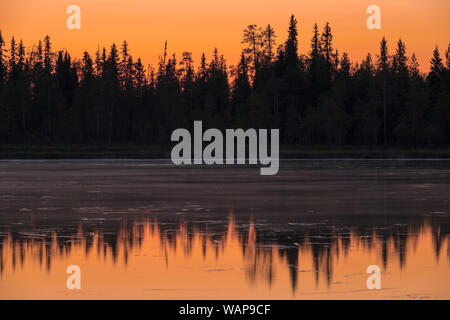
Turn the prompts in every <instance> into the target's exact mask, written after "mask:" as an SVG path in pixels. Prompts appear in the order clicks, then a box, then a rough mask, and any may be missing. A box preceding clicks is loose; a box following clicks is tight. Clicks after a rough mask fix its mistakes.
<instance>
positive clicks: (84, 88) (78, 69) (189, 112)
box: [0, 15, 450, 148]
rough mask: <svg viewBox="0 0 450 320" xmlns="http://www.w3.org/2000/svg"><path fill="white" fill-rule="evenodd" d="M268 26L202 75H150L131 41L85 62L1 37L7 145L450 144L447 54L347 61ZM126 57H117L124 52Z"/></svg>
mask: <svg viewBox="0 0 450 320" xmlns="http://www.w3.org/2000/svg"><path fill="white" fill-rule="evenodd" d="M277 38H278V37H277V34H276V32H275V30H274V29H273V27H272V26H271V25H270V24H268V25H267V26H266V27H264V28H260V27H259V26H257V25H256V24H250V25H248V26H247V27H246V28H245V29H244V31H243V38H242V44H243V50H242V52H241V55H240V59H239V62H238V63H237V65H236V66H231V67H229V66H228V65H227V62H226V60H225V58H224V56H223V55H221V54H220V53H219V50H218V49H215V50H214V51H213V52H212V54H211V56H210V57H209V58H207V56H206V55H205V54H202V56H201V58H200V61H199V62H198V63H197V64H195V61H194V59H193V55H192V53H191V52H190V51H184V52H183V54H182V56H181V58H180V59H177V57H176V56H175V55H173V54H170V53H169V51H168V44H167V42H166V43H165V45H164V51H163V53H162V54H161V56H160V59H159V63H158V65H157V66H156V67H155V68H153V66H151V65H148V67H147V68H145V67H144V64H143V62H142V60H141V59H140V58H137V59H135V58H134V57H133V56H132V55H131V50H130V47H129V45H128V43H127V41H123V42H122V45H121V46H120V50H119V49H118V48H117V47H116V45H115V44H112V45H111V47H110V48H109V49H108V50H107V49H106V48H100V47H99V48H98V49H97V51H96V52H95V55H92V56H91V55H90V54H89V53H88V52H84V53H83V55H82V57H80V59H76V58H73V57H72V56H71V55H70V53H69V52H67V51H66V50H60V51H56V50H55V51H54V49H53V48H52V44H51V40H50V37H49V36H46V37H45V38H44V39H43V40H40V41H39V42H38V43H37V44H36V45H34V46H32V47H31V48H26V47H25V45H24V43H23V41H22V40H20V41H16V39H15V38H14V37H11V39H10V47H9V49H8V50H7V49H6V48H5V42H6V40H5V39H4V38H3V37H2V34H1V32H0V133H1V134H0V145H7V144H10V145H20V144H24V145H46V144H47V145H65V146H69V145H72V144H80V145H83V144H94V145H112V144H145V145H152V144H159V145H162V146H164V145H167V144H169V143H170V132H171V131H172V130H173V129H175V128H179V127H190V126H191V125H192V121H193V120H203V121H204V127H205V128H206V127H217V128H221V129H224V128H233V127H236V128H237V127H242V128H248V127H255V128H280V133H281V143H283V144H302V145H327V146H345V145H351V146H368V147H374V146H387V145H389V146H405V147H414V148H419V147H443V146H448V145H449V143H450V108H449V103H448V102H449V101H450V94H449V88H450V45H449V47H447V48H446V51H445V56H443V58H441V55H440V53H439V50H438V48H437V47H436V48H435V49H434V51H433V54H432V58H431V62H430V65H431V66H430V70H429V72H428V73H426V74H424V73H422V72H421V71H420V66H419V64H418V62H417V59H416V56H415V54H414V53H412V54H411V56H409V55H408V52H407V49H406V44H405V43H404V42H403V41H402V40H401V39H399V40H398V41H397V43H396V48H395V52H394V53H393V54H392V55H390V54H389V51H388V44H387V41H386V39H385V38H384V37H383V38H382V40H381V42H380V48H379V52H378V54H377V55H376V58H375V59H374V58H373V56H372V55H371V54H370V53H369V54H368V55H367V56H366V57H365V58H364V59H363V60H362V61H350V59H349V56H348V54H347V53H346V52H343V53H342V54H339V53H338V50H337V49H336V48H334V45H333V35H332V32H331V26H330V24H329V23H326V24H325V26H324V28H323V31H322V33H319V26H318V25H317V24H315V25H314V27H313V34H312V39H311V42H310V47H309V50H308V51H307V52H299V47H298V43H299V40H298V38H299V30H298V23H297V19H296V18H295V17H294V16H293V15H292V16H291V17H290V19H289V27H288V30H287V35H286V40H285V41H282V42H281V45H279V46H278V48H276V39H277ZM119 51H120V52H119Z"/></svg>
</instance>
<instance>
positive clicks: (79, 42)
mask: <svg viewBox="0 0 450 320" xmlns="http://www.w3.org/2000/svg"><path fill="white" fill-rule="evenodd" d="M71 4H76V5H78V6H79V7H80V8H81V30H69V29H67V28H66V19H67V17H68V16H69V15H68V14H67V13H66V8H67V7H68V6H69V5H71ZM372 4H376V5H378V6H379V7H380V8H381V30H368V29H367V27H366V19H367V17H368V15H367V14H366V8H367V7H368V6H369V5H372ZM292 13H293V14H295V16H296V17H297V19H298V21H299V45H300V53H305V52H307V50H308V46H309V41H310V39H311V34H312V33H311V32H312V26H313V24H314V22H318V23H319V28H320V29H322V27H323V25H324V23H325V21H330V23H331V27H332V32H333V34H334V39H333V40H334V44H335V47H337V48H338V49H339V51H340V52H341V53H342V52H343V51H347V52H348V53H349V54H350V57H351V59H352V60H360V59H362V58H363V56H365V55H366V53H367V52H371V53H375V52H377V50H378V44H379V41H380V39H381V37H382V36H383V35H386V38H387V40H388V43H389V45H390V49H391V50H393V49H394V45H395V43H394V41H396V40H397V39H398V37H400V36H401V37H402V39H403V40H405V42H406V47H407V53H408V54H411V53H412V52H415V53H416V56H417V58H418V60H419V63H420V64H421V68H422V70H425V69H426V68H428V66H429V60H430V58H431V53H432V50H433V48H434V46H435V45H436V44H437V45H438V46H439V48H440V51H441V56H443V55H444V51H445V49H446V48H447V45H448V43H449V41H450V37H449V31H450V19H448V14H449V13H450V1H449V0H370V1H366V0H339V1H336V0H277V1H269V0H226V1H225V0H192V1H186V0H13V1H11V0H0V30H2V32H3V37H4V38H5V40H6V41H7V42H9V41H10V37H11V35H14V36H15V37H16V39H23V40H24V42H25V45H26V46H31V45H32V44H34V43H37V41H38V40H39V39H42V38H43V37H44V36H45V35H46V34H49V35H50V37H51V38H52V42H53V45H54V49H61V48H66V49H68V50H69V51H70V52H71V53H72V54H73V55H75V56H76V57H80V56H81V53H82V51H83V50H84V49H87V50H88V51H89V52H90V53H91V54H93V53H95V50H96V49H97V46H98V45H100V46H107V47H109V46H110V44H111V43H112V42H116V43H117V44H120V43H121V42H122V41H123V40H124V39H127V42H128V43H129V45H130V50H131V54H132V55H133V56H134V57H135V58H137V57H138V56H140V57H141V58H142V59H143V61H144V63H145V64H147V63H152V64H155V63H156V62H157V58H158V55H160V54H161V51H162V50H163V46H164V41H165V40H167V41H168V46H169V52H171V53H172V52H175V53H176V54H177V56H178V57H179V56H180V55H181V53H182V52H183V51H191V52H193V54H194V62H195V63H197V62H198V61H199V58H200V54H201V53H202V52H203V51H205V52H206V54H207V57H209V56H211V52H212V50H213V48H214V47H218V49H219V51H220V52H221V53H223V54H224V55H225V57H226V58H227V60H228V64H229V65H232V64H235V63H236V61H237V59H238V57H239V52H240V50H241V49H242V46H243V45H242V44H241V38H242V30H243V29H244V28H245V27H246V26H247V25H248V24H251V23H255V24H258V25H262V26H263V25H266V24H268V23H270V24H272V26H273V27H274V28H275V30H276V32H277V34H278V43H280V42H282V41H284V40H285V38H286V30H287V24H288V20H289V16H290V14H292ZM8 46H9V44H8Z"/></svg>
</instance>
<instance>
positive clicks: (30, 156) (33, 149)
mask: <svg viewBox="0 0 450 320" xmlns="http://www.w3.org/2000/svg"><path fill="white" fill-rule="evenodd" d="M170 152H171V146H155V145H150V146H137V145H134V146H120V145H118V146H72V147H68V146H0V160H45V159H49V160H50V159H55V160H58V159H60V160H68V159H74V160H75V159H99V160H105V159H116V160H120V159H124V160H127V159H128V160H132V159H137V160H139V159H142V160H164V159H170ZM303 159H305V160H322V159H323V160H352V159H354V160H358V159H360V160H370V159H374V160H382V159H385V160H445V159H450V148H442V149H401V148H393V147H392V148H390V147H387V148H357V147H344V148H328V147H305V146H280V160H303Z"/></svg>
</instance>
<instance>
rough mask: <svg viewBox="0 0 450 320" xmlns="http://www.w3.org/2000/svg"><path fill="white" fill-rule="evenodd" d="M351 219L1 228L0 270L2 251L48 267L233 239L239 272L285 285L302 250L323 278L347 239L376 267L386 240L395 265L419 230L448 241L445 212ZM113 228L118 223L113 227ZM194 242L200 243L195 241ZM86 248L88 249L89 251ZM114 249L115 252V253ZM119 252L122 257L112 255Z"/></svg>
mask: <svg viewBox="0 0 450 320" xmlns="http://www.w3.org/2000/svg"><path fill="white" fill-rule="evenodd" d="M352 219H353V222H354V224H348V223H347V224H346V223H344V222H342V221H345V220H346V219H340V221H341V222H336V221H327V223H326V224H325V223H310V224H306V223H305V224H301V223H299V224H290V228H288V229H282V230H276V231H274V230H273V229H276V227H271V229H264V225H261V224H258V225H255V224H254V223H253V222H250V223H249V224H239V223H236V222H235V220H234V218H233V216H231V217H230V220H229V222H228V224H227V226H226V228H225V230H224V229H223V226H222V229H221V230H218V227H214V228H211V227H210V226H209V225H208V223H206V222H205V223H195V224H193V223H188V222H180V223H179V224H173V223H172V224H164V223H159V222H158V221H156V219H155V220H144V221H135V222H133V223H128V222H127V221H126V220H124V221H122V222H121V224H120V226H117V225H116V226H115V228H114V227H113V226H109V227H108V228H105V229H102V230H91V228H89V226H82V225H80V226H79V228H78V230H77V232H72V234H69V233H61V234H58V232H56V231H53V232H50V233H38V232H8V233H7V234H6V236H4V237H3V238H2V239H1V241H0V271H1V274H3V271H4V266H5V261H7V259H10V261H11V265H12V268H13V270H15V268H17V266H18V265H21V266H23V265H24V263H25V261H26V260H27V259H32V260H34V261H36V260H37V261H38V262H39V265H40V266H44V267H45V268H46V270H47V271H50V269H51V264H52V259H53V258H54V257H55V256H63V257H64V256H66V257H67V256H70V255H71V252H72V250H74V249H82V251H83V252H84V255H85V256H87V255H89V254H90V253H94V254H95V255H96V256H98V257H100V258H103V259H104V260H106V259H107V258H112V261H113V262H114V264H116V263H124V264H125V265H126V264H127V263H128V260H129V256H130V254H132V253H133V250H135V249H141V248H142V249H145V248H144V247H143V242H144V241H145V240H146V238H149V239H152V241H153V240H154V241H155V243H157V244H158V245H159V247H160V249H161V252H162V253H164V255H165V256H166V263H168V259H167V256H168V254H169V253H170V252H172V253H175V252H179V251H180V252H182V253H183V254H184V255H185V256H190V255H192V253H193V251H194V250H200V252H201V253H202V256H203V258H205V257H206V255H207V252H211V251H212V252H213V253H214V255H215V257H216V258H218V257H219V256H220V255H222V254H224V252H225V250H226V249H227V248H229V247H232V246H238V247H239V248H240V252H241V255H242V260H243V262H244V266H243V267H244V270H245V274H246V277H247V279H249V281H250V282H255V281H257V280H258V279H263V280H264V281H265V282H267V283H268V285H269V286H270V285H271V284H272V283H273V281H274V279H275V275H276V272H277V270H276V268H277V267H280V263H275V260H277V259H278V260H277V261H281V262H282V263H281V265H282V266H284V267H286V268H288V270H289V273H290V281H291V286H292V289H293V291H295V290H296V289H297V282H298V276H299V274H300V272H301V271H302V270H299V257H302V258H305V257H306V256H307V255H306V254H305V253H308V254H309V255H310V257H311V259H312V265H313V270H311V271H312V272H314V273H315V280H316V283H318V281H319V278H320V277H324V278H325V279H326V281H327V283H328V284H329V283H330V282H331V280H332V274H333V266H334V265H335V264H336V260H337V259H338V258H339V257H340V256H347V255H348V254H349V250H350V248H351V247H352V246H357V247H362V248H363V249H364V250H365V251H368V252H371V251H373V250H374V249H375V248H380V253H379V254H380V255H381V259H382V263H383V267H384V268H386V267H387V266H388V264H389V263H395V261H390V260H389V258H390V257H391V256H390V255H389V248H390V247H393V248H394V252H395V256H396V258H397V259H398V263H399V265H400V267H401V268H404V267H405V263H406V256H407V254H408V252H407V248H408V247H409V246H410V245H411V244H412V247H413V248H416V247H417V245H418V242H419V241H420V240H419V236H420V234H422V233H424V232H427V233H429V234H430V236H431V237H432V245H433V247H432V248H430V249H432V250H434V253H435V256H436V258H439V256H440V255H441V254H442V252H441V251H442V248H443V247H444V244H445V241H449V235H450V229H449V224H448V221H446V220H445V217H441V218H439V217H426V218H425V219H423V218H410V220H409V221H408V223H392V221H391V220H390V219H391V218H389V219H387V220H386V221H383V222H382V223H380V222H379V218H378V219H377V218H373V219H374V221H370V218H369V219H365V221H364V222H365V224H364V223H362V221H355V220H356V219H355V218H354V217H352ZM117 229H118V230H119V231H117ZM198 244H200V247H199V245H198ZM447 248H448V250H447V252H446V255H447V257H450V245H449V246H447ZM93 251H94V252H93ZM119 252H121V253H122V254H121V255H120V254H119ZM119 256H121V257H122V260H120V261H118V259H119Z"/></svg>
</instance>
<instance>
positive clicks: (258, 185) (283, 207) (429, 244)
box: [0, 160, 450, 299]
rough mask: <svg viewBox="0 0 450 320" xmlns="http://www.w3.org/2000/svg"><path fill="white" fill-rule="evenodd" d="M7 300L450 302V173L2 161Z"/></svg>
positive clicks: (0, 289) (344, 164)
mask: <svg viewBox="0 0 450 320" xmlns="http://www.w3.org/2000/svg"><path fill="white" fill-rule="evenodd" d="M71 265H76V266H79V268H80V275H81V277H80V283H81V289H72V290H71V289H68V288H67V286H66V280H67V278H68V277H69V276H70V274H67V273H66V270H67V268H68V266H71ZM371 265H375V266H378V267H379V268H380V270H381V274H380V284H381V289H379V290H376V289H375V290H369V289H368V288H367V284H366V282H367V279H368V278H369V276H370V274H368V273H366V271H367V268H368V267H369V266H371ZM0 298H1V299H14V298H21V299H50V298H56V299H109V298H114V299H117V298H121V299H450V161H446V160H441V161H437V160H436V161H430V160H292V161H281V163H280V170H279V173H278V175H275V176H261V175H260V173H259V167H249V166H219V167H211V166H184V167H183V166H181V167H179V166H174V165H172V164H170V163H169V162H167V161H163V160H154V161H150V160H142V161H137V160H136V161H133V160H79V161H77V160H72V161H71V160H64V161H63V160H61V161H58V160H55V161H0Z"/></svg>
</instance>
